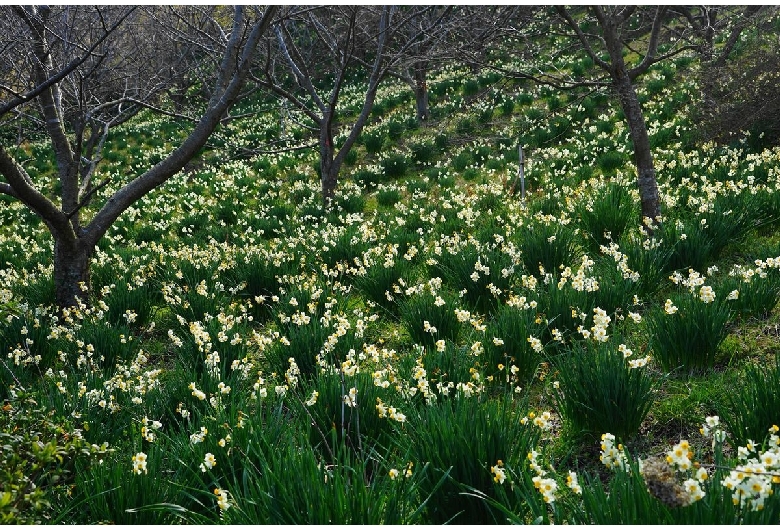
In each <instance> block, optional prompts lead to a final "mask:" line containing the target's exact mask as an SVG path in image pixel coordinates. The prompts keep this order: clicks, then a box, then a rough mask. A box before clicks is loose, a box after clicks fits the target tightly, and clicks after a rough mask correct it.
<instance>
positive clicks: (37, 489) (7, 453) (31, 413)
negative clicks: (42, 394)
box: [0, 391, 109, 524]
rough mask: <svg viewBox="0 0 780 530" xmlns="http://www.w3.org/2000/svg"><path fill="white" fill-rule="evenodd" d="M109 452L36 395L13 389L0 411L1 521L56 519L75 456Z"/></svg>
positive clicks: (47, 520)
mask: <svg viewBox="0 0 780 530" xmlns="http://www.w3.org/2000/svg"><path fill="white" fill-rule="evenodd" d="M108 452H109V449H108V447H107V446H106V445H103V446H96V445H91V444H89V443H88V442H87V441H86V440H85V439H84V438H83V437H82V436H81V434H80V432H78V431H76V430H74V429H73V427H72V426H71V425H70V424H69V423H68V422H67V421H65V420H58V419H56V418H55V417H54V413H53V411H49V410H47V409H46V408H45V407H43V406H40V405H39V404H38V403H37V401H36V400H35V399H34V396H32V395H30V394H26V393H25V392H23V391H18V392H17V391H12V392H11V394H10V398H8V399H6V400H5V402H4V403H3V405H2V410H1V411H0V484H2V489H1V490H0V523H2V524H44V523H51V522H55V521H56V519H57V516H58V514H59V509H58V499H59V498H61V497H65V496H66V495H67V491H68V489H69V483H70V481H71V480H72V476H73V472H74V465H75V462H76V460H79V459H85V460H90V459H92V458H94V457H98V456H103V455H105V454H107V453H108Z"/></svg>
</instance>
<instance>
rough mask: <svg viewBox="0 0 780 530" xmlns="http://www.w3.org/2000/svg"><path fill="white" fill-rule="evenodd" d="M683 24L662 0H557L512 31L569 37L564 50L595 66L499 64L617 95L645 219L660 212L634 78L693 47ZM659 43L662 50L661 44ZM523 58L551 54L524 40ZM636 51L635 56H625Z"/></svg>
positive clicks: (543, 79)
mask: <svg viewBox="0 0 780 530" xmlns="http://www.w3.org/2000/svg"><path fill="white" fill-rule="evenodd" d="M681 31H682V32H684V31H685V26H684V25H681V24H680V23H679V18H678V17H676V16H675V15H674V14H673V13H671V12H670V11H669V8H668V7H666V6H653V7H651V6H587V7H581V8H567V7H564V6H557V7H555V8H552V9H550V10H539V11H536V17H535V20H534V22H533V23H532V24H518V25H516V30H515V35H516V37H517V38H518V39H520V40H521V41H522V42H524V43H531V42H534V41H535V42H537V43H538V42H539V39H532V38H531V37H534V36H537V35H538V34H540V33H542V32H544V33H549V34H552V35H558V36H562V37H565V38H568V39H569V42H570V45H569V47H567V48H565V49H566V50H567V51H571V50H572V49H574V50H578V53H580V54H581V55H584V56H586V57H588V59H589V60H590V61H592V63H593V64H594V65H595V67H596V68H594V69H591V71H587V72H585V73H584V74H582V75H574V74H572V73H566V72H560V71H558V70H557V69H556V68H555V67H554V66H553V65H549V67H548V68H547V69H544V70H541V71H540V70H538V69H537V70H530V69H529V70H525V71H523V70H514V71H508V70H506V69H502V68H498V69H499V70H501V71H503V72H504V73H505V74H507V75H510V76H514V77H519V78H522V79H529V80H532V81H534V82H537V83H543V84H545V85H549V86H551V87H553V88H556V89H572V88H579V87H591V88H598V87H608V88H609V89H610V90H611V92H612V94H613V95H614V96H615V97H616V98H617V100H618V102H619V104H620V108H621V110H622V111H623V114H624V115H625V120H626V124H627V126H628V131H629V135H630V137H631V142H632V144H633V152H634V164H635V166H636V169H637V187H638V188H639V196H640V201H641V212H642V217H643V218H644V219H650V220H657V219H659V218H660V215H661V207H660V200H659V195H658V183H657V181H656V171H655V165H654V163H653V154H652V151H651V149H650V139H649V136H648V132H647V125H646V123H645V120H644V115H643V112H642V106H641V104H640V103H639V99H638V97H637V94H636V89H635V86H634V85H635V82H636V80H637V79H638V78H639V77H640V76H642V75H643V74H645V73H646V72H647V71H648V70H649V69H650V67H651V66H653V65H654V64H657V63H659V62H661V61H664V60H667V59H669V58H671V57H674V56H675V55H677V54H679V53H681V52H683V51H685V50H690V49H693V48H694V46H693V45H692V44H690V43H689V41H688V40H687V36H686V38H681ZM661 45H663V51H659V50H661V49H662V48H661ZM518 53H519V54H520V56H521V58H522V57H523V56H530V55H533V56H534V57H537V58H538V57H543V56H544V55H545V54H546V55H548V56H549V53H550V52H549V50H545V49H543V48H539V47H538V45H537V47H534V46H524V47H523V48H522V49H520V50H518ZM633 57H636V59H629V58H633Z"/></svg>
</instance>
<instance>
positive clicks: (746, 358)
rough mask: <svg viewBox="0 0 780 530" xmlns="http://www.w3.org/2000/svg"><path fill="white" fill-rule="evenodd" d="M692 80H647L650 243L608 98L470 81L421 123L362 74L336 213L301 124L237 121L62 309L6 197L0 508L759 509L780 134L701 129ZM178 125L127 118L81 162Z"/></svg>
mask: <svg viewBox="0 0 780 530" xmlns="http://www.w3.org/2000/svg"><path fill="white" fill-rule="evenodd" d="M566 67H567V68H580V69H582V68H589V67H592V65H587V64H580V63H576V64H572V65H567V66H566ZM694 68H695V65H694V64H693V63H692V61H691V59H689V58H685V57H682V58H679V59H677V61H676V62H674V63H668V64H665V65H664V66H662V67H660V68H658V69H656V70H654V71H653V72H652V73H651V74H650V75H648V76H646V77H645V78H644V80H643V81H642V84H641V85H640V86H639V87H638V90H639V94H640V99H641V101H642V103H643V106H644V110H645V112H646V120H647V123H648V127H649V130H650V136H651V141H652V145H653V154H654V156H655V159H656V164H657V169H658V176H659V187H660V190H661V196H662V200H663V210H664V219H663V224H662V225H661V226H660V227H657V229H656V230H655V231H654V236H653V237H652V238H648V237H647V236H646V235H645V233H644V232H643V231H642V230H640V227H641V223H642V220H641V219H640V218H639V199H638V193H637V190H636V186H635V172H634V169H633V166H632V164H631V146H630V141H629V139H628V134H627V131H626V129H625V126H624V124H623V122H622V121H621V116H620V113H619V112H618V111H617V110H616V107H615V105H614V104H612V103H611V101H610V99H609V98H608V96H607V95H606V93H589V94H585V93H576V92H566V93H559V92H554V91H552V90H550V89H548V88H544V87H538V86H533V85H531V84H527V83H521V82H513V81H509V80H506V79H503V78H502V77H500V76H499V75H497V74H494V73H490V72H487V71H485V72H482V73H481V74H478V75H475V74H473V73H472V72H471V71H470V70H465V69H464V70H458V69H445V70H444V71H443V72H441V73H440V74H438V76H437V77H435V78H434V79H431V80H430V82H429V84H430V87H431V107H432V108H431V111H432V119H431V121H430V122H429V123H425V124H423V125H419V124H417V123H416V122H415V120H414V108H413V96H412V94H411V92H410V91H409V89H408V88H407V87H405V86H403V85H393V84H392V83H389V84H388V85H386V87H385V88H384V89H383V90H381V91H380V94H379V97H378V98H377V99H378V102H377V106H376V108H375V111H374V114H373V115H372V121H371V123H370V125H369V126H368V127H367V128H366V130H365V131H364V132H363V134H362V137H361V140H360V142H359V145H358V147H357V148H356V149H354V154H352V155H351V156H350V157H349V158H348V164H347V167H346V168H345V170H344V171H343V175H342V180H341V182H340V184H339V189H338V192H337V196H336V200H335V204H334V205H333V208H332V209H330V210H328V211H323V210H322V207H321V195H320V184H319V180H318V177H317V173H316V171H317V169H316V168H317V158H316V153H314V152H313V150H307V149H299V150H295V149H294V148H295V147H296V146H304V145H307V144H308V143H309V142H310V140H311V139H310V138H308V137H307V135H306V134H307V133H305V131H304V130H303V129H301V128H299V127H298V126H297V125H296V124H295V123H296V121H295V119H294V118H295V116H291V115H289V114H282V115H280V114H278V113H265V114H261V115H258V116H257V117H256V118H253V119H249V120H236V121H233V122H231V123H230V124H229V125H228V126H226V127H225V128H224V129H222V130H221V131H219V133H218V134H217V135H216V136H215V137H214V138H213V139H212V142H211V147H210V149H209V150H208V151H206V152H204V154H203V156H202V157H201V159H200V160H198V161H197V163H194V164H192V165H191V167H190V168H188V170H187V171H184V172H182V173H181V174H180V175H178V176H176V177H174V178H172V179H171V180H170V181H169V182H168V183H166V184H165V185H164V186H163V187H162V188H161V189H159V190H158V191H156V192H155V193H152V194H150V195H148V196H147V197H145V198H144V199H142V200H141V201H140V202H139V203H137V204H136V205H135V206H134V207H133V208H131V209H130V210H129V211H128V212H127V213H126V214H125V215H124V216H123V217H122V218H121V219H120V221H119V222H117V223H116V225H115V226H114V227H113V228H112V229H111V230H110V231H109V232H108V234H107V236H106V237H105V238H104V240H103V241H102V242H101V243H100V245H99V251H98V252H97V254H96V256H95V259H94V266H93V278H92V282H93V292H94V293H95V295H94V298H93V299H91V300H90V301H89V302H90V303H89V304H88V305H84V306H83V307H81V308H79V309H77V310H73V311H71V312H70V313H68V314H66V315H65V316H64V318H63V317H61V316H58V313H57V310H56V309H55V308H54V307H53V295H54V288H53V282H52V265H51V255H52V244H51V241H50V239H49V237H48V234H47V232H46V230H45V227H43V226H42V225H41V223H40V222H39V221H37V219H36V218H35V217H34V216H33V215H32V214H31V213H30V212H27V211H25V210H24V208H23V207H22V206H21V205H20V204H19V203H12V202H10V201H6V199H3V198H2V197H0V201H3V202H0V276H2V282H0V317H2V322H1V323H0V352H1V353H2V354H3V355H2V364H3V366H2V367H0V395H1V396H2V398H3V400H4V406H3V413H2V416H1V417H2V432H0V436H2V437H3V440H4V441H3V444H0V445H2V446H3V452H2V463H1V464H0V477H2V480H0V483H3V484H5V486H4V488H5V489H4V491H3V493H2V494H0V515H1V516H2V517H3V518H4V519H3V521H7V522H17V521H24V522H32V521H43V522H47V521H48V522H53V521H57V522H67V523H87V524H89V523H98V522H114V523H123V524H136V523H170V522H191V523H203V524H211V523H219V522H225V523H232V524H241V523H258V522H261V523H327V522H332V523H356V524H357V523H444V522H459V523H460V522H462V523H475V522H483V523H490V522H499V523H502V522H507V521H512V522H526V523H527V522H535V521H541V522H555V523H561V522H571V523H662V522H675V523H698V524H706V523H707V522H719V523H722V522H745V523H777V522H778V521H780V499H778V495H777V494H775V495H770V493H771V491H772V488H774V489H775V490H776V489H777V483H778V482H780V478H778V472H779V471H780V463H779V462H780V453H778V451H780V448H778V443H780V442H778V436H777V435H778V433H777V429H778V427H777V425H778V424H780V390H779V389H780V386H779V385H778V383H780V340H779V339H778V337H779V336H780V331H779V330H778V324H777V323H778V321H779V318H780V313H779V310H778V307H777V301H778V296H780V237H778V233H777V228H778V219H780V172H778V169H777V168H778V162H780V147H778V146H766V145H763V142H762V141H761V139H757V138H755V137H753V136H750V135H745V136H744V137H743V139H742V140H741V141H739V142H736V143H735V144H734V145H729V146H716V145H712V144H706V145H703V144H699V143H697V140H696V138H697V137H696V123H692V122H691V119H690V116H691V115H692V114H691V113H692V107H691V106H690V105H692V104H694V103H695V102H696V100H697V94H698V91H697V88H696V86H695V82H694V79H695V76H694V75H693V69H694ZM350 93H353V94H354V95H353V96H352V97H354V98H355V100H356V102H355V105H354V106H355V108H356V109H357V108H358V105H359V101H358V99H359V95H360V90H359V89H355V90H354V91H352V92H347V95H348V94H350ZM262 104H263V103H262V102H255V103H251V102H250V103H246V104H245V108H243V109H241V110H242V111H247V110H250V109H251V108H252V106H253V105H256V106H257V107H258V108H260V106H261V105H262ZM344 119H345V120H347V119H348V117H345V118H344ZM180 134H181V129H180V128H179V126H178V125H177V124H175V123H168V122H167V121H166V119H162V118H159V117H154V116H152V115H145V116H141V117H139V119H136V120H135V121H133V122H131V123H128V124H126V125H124V126H123V127H122V129H121V130H117V131H116V132H114V133H113V136H112V137H111V138H110V140H109V146H108V147H107V151H108V152H109V154H108V155H107V156H106V160H105V161H104V163H103V165H102V166H101V168H100V173H101V174H100V175H99V176H98V178H100V179H101V180H102V178H105V177H106V176H111V177H112V178H113V179H114V182H117V183H119V182H122V181H125V180H127V179H130V178H133V176H135V175H136V174H138V172H140V171H141V170H142V169H143V168H146V167H149V165H150V164H153V163H155V162H156V161H158V160H159V159H160V158H161V156H162V155H163V154H164V153H166V152H168V151H170V150H171V149H172V148H173V146H174V145H175V143H176V140H177V138H180ZM271 141H281V142H282V143H283V145H284V146H286V147H287V148H289V149H290V150H289V151H285V152H280V153H273V154H268V153H263V152H262V151H264V150H267V147H266V146H267V145H268V144H269V142H271ZM518 144H519V145H522V146H523V147H524V149H525V153H526V157H527V160H526V165H525V170H526V172H525V174H526V178H527V184H526V185H527V189H528V195H527V197H526V199H525V200H521V199H520V197H518V196H510V194H509V193H508V187H509V185H510V184H511V182H512V180H513V179H514V178H515V175H516V173H517V165H518V153H517V146H518ZM25 149H26V150H27V151H28V154H29V162H28V164H29V165H30V166H32V167H35V170H36V173H37V174H38V175H40V176H41V178H51V179H52V182H51V186H52V187H53V186H55V184H54V174H53V171H54V170H53V165H52V162H51V157H50V153H49V152H48V151H47V149H46V148H45V146H42V145H35V144H32V145H28V146H25ZM274 149H275V150H276V149H277V148H274ZM112 185H113V184H112ZM99 193H104V194H106V196H107V195H108V194H110V193H111V191H110V187H109V188H107V189H105V190H101V191H100V192H99ZM716 416H717V417H718V418H719V421H718V420H716V419H714V418H715V417H716ZM9 449H12V450H9ZM623 450H625V452H623ZM640 458H641V459H642V462H643V464H642V465H641V466H642V467H641V468H640V461H639V459H640ZM754 461H755V462H754ZM738 465H741V466H746V465H750V466H753V467H752V468H751V469H752V471H754V473H750V472H745V471H744V470H743V471H742V472H741V474H740V473H738V472H736V471H732V470H733V469H736V466H738ZM759 466H764V467H763V468H760V467H759ZM751 469H748V471H751ZM759 471H763V472H765V473H763V474H762V473H756V472H759ZM567 486H568V487H567ZM648 488H649V490H648ZM740 491H744V493H742V494H741V495H740V494H739V492H740ZM702 496H703V498H701V499H700V500H697V498H698V497H702ZM732 498H733V499H734V502H732ZM759 506H761V507H763V508H764V509H763V510H760V511H759V510H757V508H759ZM629 507H630V508H629Z"/></svg>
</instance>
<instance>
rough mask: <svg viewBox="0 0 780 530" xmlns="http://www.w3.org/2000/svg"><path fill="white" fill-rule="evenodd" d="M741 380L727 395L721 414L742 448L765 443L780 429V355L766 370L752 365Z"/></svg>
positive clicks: (725, 394)
mask: <svg viewBox="0 0 780 530" xmlns="http://www.w3.org/2000/svg"><path fill="white" fill-rule="evenodd" d="M740 379H741V380H740V381H739V382H735V385H734V387H733V388H732V389H731V390H730V391H729V392H724V395H723V403H722V404H721V405H720V406H719V407H718V414H719V416H720V418H721V421H722V422H723V423H724V425H725V428H726V431H727V432H728V433H729V434H730V435H731V436H733V437H734V441H735V442H737V443H738V444H739V445H742V446H744V445H746V444H747V443H748V441H750V440H752V441H753V442H754V443H758V444H760V443H762V442H763V441H764V440H765V439H766V437H767V436H768V434H769V428H770V427H772V425H780V391H779V389H780V354H775V359H774V362H773V363H771V362H770V363H768V364H767V365H766V366H757V365H754V364H750V365H748V367H747V368H746V369H745V371H744V373H743V374H742V377H741V378H740Z"/></svg>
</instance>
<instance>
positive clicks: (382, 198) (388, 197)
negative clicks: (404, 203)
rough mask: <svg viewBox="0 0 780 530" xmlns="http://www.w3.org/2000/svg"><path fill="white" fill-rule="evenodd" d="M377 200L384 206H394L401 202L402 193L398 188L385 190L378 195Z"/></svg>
mask: <svg viewBox="0 0 780 530" xmlns="http://www.w3.org/2000/svg"><path fill="white" fill-rule="evenodd" d="M376 200H377V202H378V203H379V204H380V205H382V206H393V205H394V204H395V203H397V202H398V201H400V200H401V192H400V191H399V190H398V188H395V187H391V188H384V189H381V190H379V191H378V192H377V193H376Z"/></svg>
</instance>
